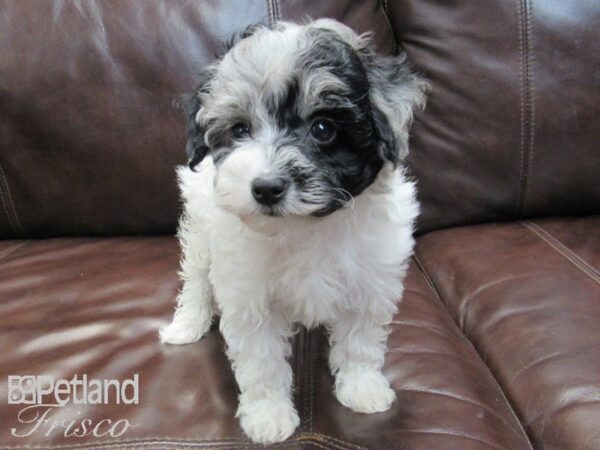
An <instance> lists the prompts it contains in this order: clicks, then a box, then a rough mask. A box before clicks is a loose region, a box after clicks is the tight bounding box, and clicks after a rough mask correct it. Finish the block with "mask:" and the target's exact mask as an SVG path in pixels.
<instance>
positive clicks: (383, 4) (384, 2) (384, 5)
mask: <svg viewBox="0 0 600 450" xmlns="http://www.w3.org/2000/svg"><path fill="white" fill-rule="evenodd" d="M379 7H380V8H381V12H382V13H383V18H384V19H385V21H386V22H387V24H388V28H389V29H390V33H392V40H393V41H394V55H397V54H398V37H397V36H396V31H395V30H394V27H393V26H392V21H391V20H390V10H389V2H388V0H379Z"/></svg>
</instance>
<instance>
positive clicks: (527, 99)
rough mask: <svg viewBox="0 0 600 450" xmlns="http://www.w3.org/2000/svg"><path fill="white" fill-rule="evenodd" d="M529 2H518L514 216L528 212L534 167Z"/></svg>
mask: <svg viewBox="0 0 600 450" xmlns="http://www.w3.org/2000/svg"><path fill="white" fill-rule="evenodd" d="M531 3H532V0H519V8H518V17H519V51H520V55H521V58H520V60H521V63H520V65H521V102H520V103H521V107H520V122H521V127H520V129H521V131H520V139H519V141H520V155H521V156H520V167H519V197H518V199H517V208H516V209H517V216H518V217H523V216H524V215H525V214H526V211H527V198H528V192H529V184H530V183H529V182H530V180H529V178H530V175H531V170H532V167H533V145H534V106H533V82H534V79H533V66H532V60H533V47H532V32H531V22H532V4H531Z"/></svg>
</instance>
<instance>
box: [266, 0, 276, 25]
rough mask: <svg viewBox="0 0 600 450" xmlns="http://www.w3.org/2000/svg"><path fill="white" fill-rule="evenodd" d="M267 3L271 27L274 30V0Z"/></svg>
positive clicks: (267, 0)
mask: <svg viewBox="0 0 600 450" xmlns="http://www.w3.org/2000/svg"><path fill="white" fill-rule="evenodd" d="M266 3H267V11H268V13H269V27H270V28H273V25H275V17H274V15H273V0H266Z"/></svg>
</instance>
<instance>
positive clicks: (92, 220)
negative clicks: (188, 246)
mask: <svg viewBox="0 0 600 450" xmlns="http://www.w3.org/2000/svg"><path fill="white" fill-rule="evenodd" d="M284 14H285V16H284ZM308 14H310V15H312V16H314V17H320V16H323V15H326V16H330V17H334V18H338V19H340V20H343V21H345V22H347V23H348V24H350V25H352V26H354V27H355V28H356V29H357V30H358V31H361V32H364V31H369V30H373V31H374V32H375V35H374V43H375V44H376V46H377V47H378V48H379V49H380V51H382V52H389V51H391V50H392V48H393V45H394V42H393V37H392V31H391V28H390V26H389V23H388V22H387V19H386V17H385V15H384V13H383V10H382V8H381V7H379V6H378V2H377V1H376V0H369V1H366V2H360V4H359V5H357V6H353V2H352V1H350V0H345V1H338V2H279V1H275V0H272V1H265V0H235V1H227V2H220V1H218V0H201V1H189V0H153V1H148V0H127V1H122V0H84V1H62V0H52V1H41V2H40V1H38V0H0V237H5V238H6V237H35V236H51V235H52V236H65V235H115V234H153V233H172V232H173V231H174V230H175V228H176V224H177V216H178V212H179V210H178V198H177V197H178V194H177V187H176V183H175V170H174V167H175V165H177V164H181V163H184V162H185V159H186V157H185V151H184V147H185V121H184V114H183V111H182V109H181V107H180V99H181V96H182V95H183V94H184V93H188V92H191V91H192V90H193V89H194V88H195V87H196V83H197V80H198V73H199V72H200V71H201V70H202V68H203V67H205V66H206V65H207V64H209V63H210V62H211V61H213V60H214V55H216V54H218V53H220V52H222V50H223V44H224V43H225V41H226V40H228V39H229V38H230V37H231V36H232V35H233V34H234V33H235V32H239V31H241V30H243V29H244V28H245V27H246V26H248V25H250V24H255V23H263V24H269V23H273V22H274V21H275V20H277V19H279V18H287V19H294V20H303V19H305V18H306V16H307V15H308Z"/></svg>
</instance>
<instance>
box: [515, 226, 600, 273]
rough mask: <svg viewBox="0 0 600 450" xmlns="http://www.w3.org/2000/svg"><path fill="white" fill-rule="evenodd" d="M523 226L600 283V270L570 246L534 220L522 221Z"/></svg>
mask: <svg viewBox="0 0 600 450" xmlns="http://www.w3.org/2000/svg"><path fill="white" fill-rule="evenodd" d="M521 224H522V225H523V226H525V227H526V228H528V229H529V230H530V231H531V232H532V233H534V234H535V235H536V236H537V237H539V238H540V239H541V240H542V241H544V242H545V243H546V244H548V245H549V246H550V247H552V248H553V249H554V250H555V251H557V252H558V253H560V254H561V255H562V256H563V257H564V258H566V259H567V260H568V261H569V262H570V263H571V264H573V265H574V266H575V267H576V268H577V269H579V270H580V271H581V272H583V273H584V274H586V275H587V276H588V277H590V278H591V279H592V280H594V281H595V282H596V283H598V284H600V272H598V271H597V270H596V269H594V268H593V267H592V266H590V265H589V264H588V263H587V262H586V261H585V260H583V259H581V258H580V257H579V256H578V255H577V254H576V253H575V252H573V251H572V250H571V249H570V248H568V247H567V246H565V245H564V244H563V243H562V242H560V241H559V240H558V239H556V238H555V237H554V236H552V235H551V234H550V233H548V232H547V231H546V230H544V229H543V228H542V227H540V226H539V225H536V224H534V223H532V222H521Z"/></svg>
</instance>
